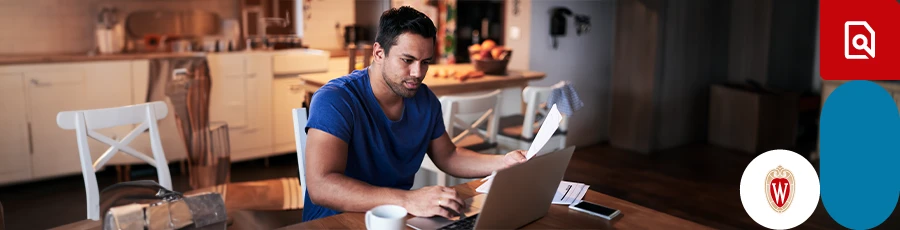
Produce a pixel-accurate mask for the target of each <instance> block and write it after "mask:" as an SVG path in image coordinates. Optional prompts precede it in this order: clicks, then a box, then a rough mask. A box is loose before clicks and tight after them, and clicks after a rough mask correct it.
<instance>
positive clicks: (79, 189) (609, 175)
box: [0, 144, 900, 229]
mask: <svg viewBox="0 0 900 230" xmlns="http://www.w3.org/2000/svg"><path fill="white" fill-rule="evenodd" d="M752 159H753V157H752V156H749V155H747V154H743V153H740V152H736V151H731V150H726V149H722V148H718V147H714V146H709V145H704V144H698V145H689V146H683V147H679V148H675V149H672V150H667V151H662V152H659V153H654V154H650V155H642V154H638V153H633V152H628V151H624V150H619V149H615V148H612V147H609V146H607V145H598V146H592V147H586V148H579V149H578V150H576V152H575V155H574V156H573V158H572V161H571V162H570V164H569V169H568V170H567V171H566V176H565V180H569V181H576V182H583V183H586V184H589V185H591V187H590V188H591V189H593V190H595V191H598V192H601V193H605V194H608V195H611V196H614V197H618V198H620V199H624V200H628V201H631V202H633V203H636V204H639V205H642V206H646V207H649V208H652V209H656V210H659V211H662V212H665V213H669V214H671V215H674V216H678V217H681V218H684V219H688V220H691V221H694V222H697V223H700V224H703V225H707V226H710V227H713V228H718V229H761V227H760V226H759V225H758V224H756V223H755V222H753V220H752V219H750V217H749V216H748V215H747V213H746V212H745V211H744V209H743V206H742V205H741V201H740V196H739V185H740V179H741V174H742V173H743V170H744V168H745V167H746V166H747V164H749V163H750V161H751V160H752ZM296 162H297V161H296V158H294V154H288V155H285V156H279V157H275V158H272V159H271V160H270V163H271V164H270V166H269V167H264V166H263V163H262V161H251V162H245V163H239V164H235V165H234V166H233V167H232V170H233V176H232V181H252V180H260V179H271V178H279V177H292V176H296ZM814 165H816V164H814ZM175 168H177V167H173V169H175ZM136 173H141V171H138V172H136ZM144 173H153V172H152V171H147V172H144ZM135 177H136V178H141V176H140V175H137V176H135ZM144 178H148V177H146V176H144ZM173 180H174V186H175V189H176V190H181V191H183V190H186V189H188V182H187V177H186V176H185V175H183V174H180V173H178V172H177V171H176V172H173ZM114 181H115V176H114V174H112V173H110V172H101V173H99V174H98V182H99V183H100V184H101V187H102V186H107V185H109V184H111V183H113V182H114ZM0 202H2V204H3V206H4V209H5V211H6V213H5V217H6V221H7V222H6V224H7V229H46V228H49V227H54V226H59V225H63V224H66V223H70V222H74V221H77V220H81V219H84V218H85V204H84V203H85V197H84V185H83V182H82V179H81V177H80V176H72V177H65V178H59V179H55V180H49V181H42V182H37V183H30V184H22V185H14V186H7V187H0ZM897 212H900V209H898V210H897ZM897 212H895V214H894V215H892V216H891V217H890V218H889V219H888V221H887V222H886V223H885V224H882V225H881V226H879V227H878V228H877V229H900V228H898V226H900V214H896V213H897ZM254 215H262V216H263V217H260V218H261V219H266V218H269V219H271V220H273V221H279V225H270V227H271V226H280V225H285V224H290V223H291V222H299V221H300V214H299V212H296V211H295V212H288V213H277V212H269V213H262V214H260V213H256V214H254ZM266 215H268V216H266ZM798 229H843V227H841V226H840V225H838V224H837V223H836V222H835V221H834V220H832V219H831V217H830V216H828V214H827V213H826V212H825V210H824V207H823V206H822V205H821V202H820V203H819V208H818V209H817V211H816V213H814V214H813V216H812V217H810V219H809V220H808V221H807V222H806V223H805V224H803V225H801V226H800V227H798Z"/></svg>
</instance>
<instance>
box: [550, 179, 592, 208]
mask: <svg viewBox="0 0 900 230" xmlns="http://www.w3.org/2000/svg"><path fill="white" fill-rule="evenodd" d="M588 187H591V186H590V185H586V184H582V183H575V182H569V181H562V182H560V183H559V188H557V190H556V195H554V196H553V202H552V203H553V204H565V205H569V204H572V203H574V202H575V201H578V200H581V199H583V198H584V194H585V193H587V189H588Z"/></svg>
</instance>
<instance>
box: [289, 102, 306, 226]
mask: <svg viewBox="0 0 900 230" xmlns="http://www.w3.org/2000/svg"><path fill="white" fill-rule="evenodd" d="M292 113H293V114H294V115H293V117H294V141H295V142H296V144H297V168H298V169H297V171H299V174H298V175H299V177H300V204H301V205H300V208H301V209H302V208H303V205H302V204H303V202H304V199H306V197H305V196H306V171H305V170H306V153H305V151H306V121H307V115H306V108H297V109H293V110H292Z"/></svg>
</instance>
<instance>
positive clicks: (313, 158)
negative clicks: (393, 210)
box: [305, 128, 464, 218]
mask: <svg viewBox="0 0 900 230" xmlns="http://www.w3.org/2000/svg"><path fill="white" fill-rule="evenodd" d="M347 150H348V147H347V143H346V142H344V141H343V140H341V139H340V138H338V137H336V136H334V135H331V134H329V133H326V132H324V131H321V130H318V129H315V128H311V129H309V135H308V136H307V146H306V167H305V170H306V183H307V184H308V185H307V186H306V189H307V192H309V198H310V200H312V202H313V203H315V204H317V205H321V206H324V207H327V208H330V209H334V210H340V211H345V212H365V211H367V210H369V209H372V208H374V207H376V206H378V205H383V204H394V205H400V206H402V207H404V208H406V209H407V210H408V211H409V213H410V214H413V215H416V216H434V215H439V216H444V217H448V218H449V217H450V212H448V211H447V210H446V209H444V208H443V207H446V208H450V209H453V210H456V211H459V210H461V204H464V203H463V201H462V200H461V199H459V197H458V195H457V194H456V191H455V190H453V189H450V188H446V187H440V186H432V187H425V188H421V189H418V190H414V191H405V190H400V189H393V188H385V187H377V186H373V185H370V184H367V183H365V182H362V181H359V180H356V179H353V178H350V177H347V176H345V175H344V170H345V169H346V167H347ZM442 206H443V207H442Z"/></svg>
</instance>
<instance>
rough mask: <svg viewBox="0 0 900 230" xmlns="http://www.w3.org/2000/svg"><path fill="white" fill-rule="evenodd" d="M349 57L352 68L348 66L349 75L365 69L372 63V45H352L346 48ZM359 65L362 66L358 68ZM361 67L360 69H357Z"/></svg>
mask: <svg viewBox="0 0 900 230" xmlns="http://www.w3.org/2000/svg"><path fill="white" fill-rule="evenodd" d="M346 49H347V56H348V57H349V58H350V66H348V70H349V71H348V73H350V72H353V70H357V69H364V68H366V67H368V66H369V64H371V63H372V45H361V46H357V45H355V44H350V45H348V46H347V47H346ZM357 55H361V56H362V60H359V59H358V58H357ZM357 63H360V64H362V66H357ZM357 67H359V68H357Z"/></svg>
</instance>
